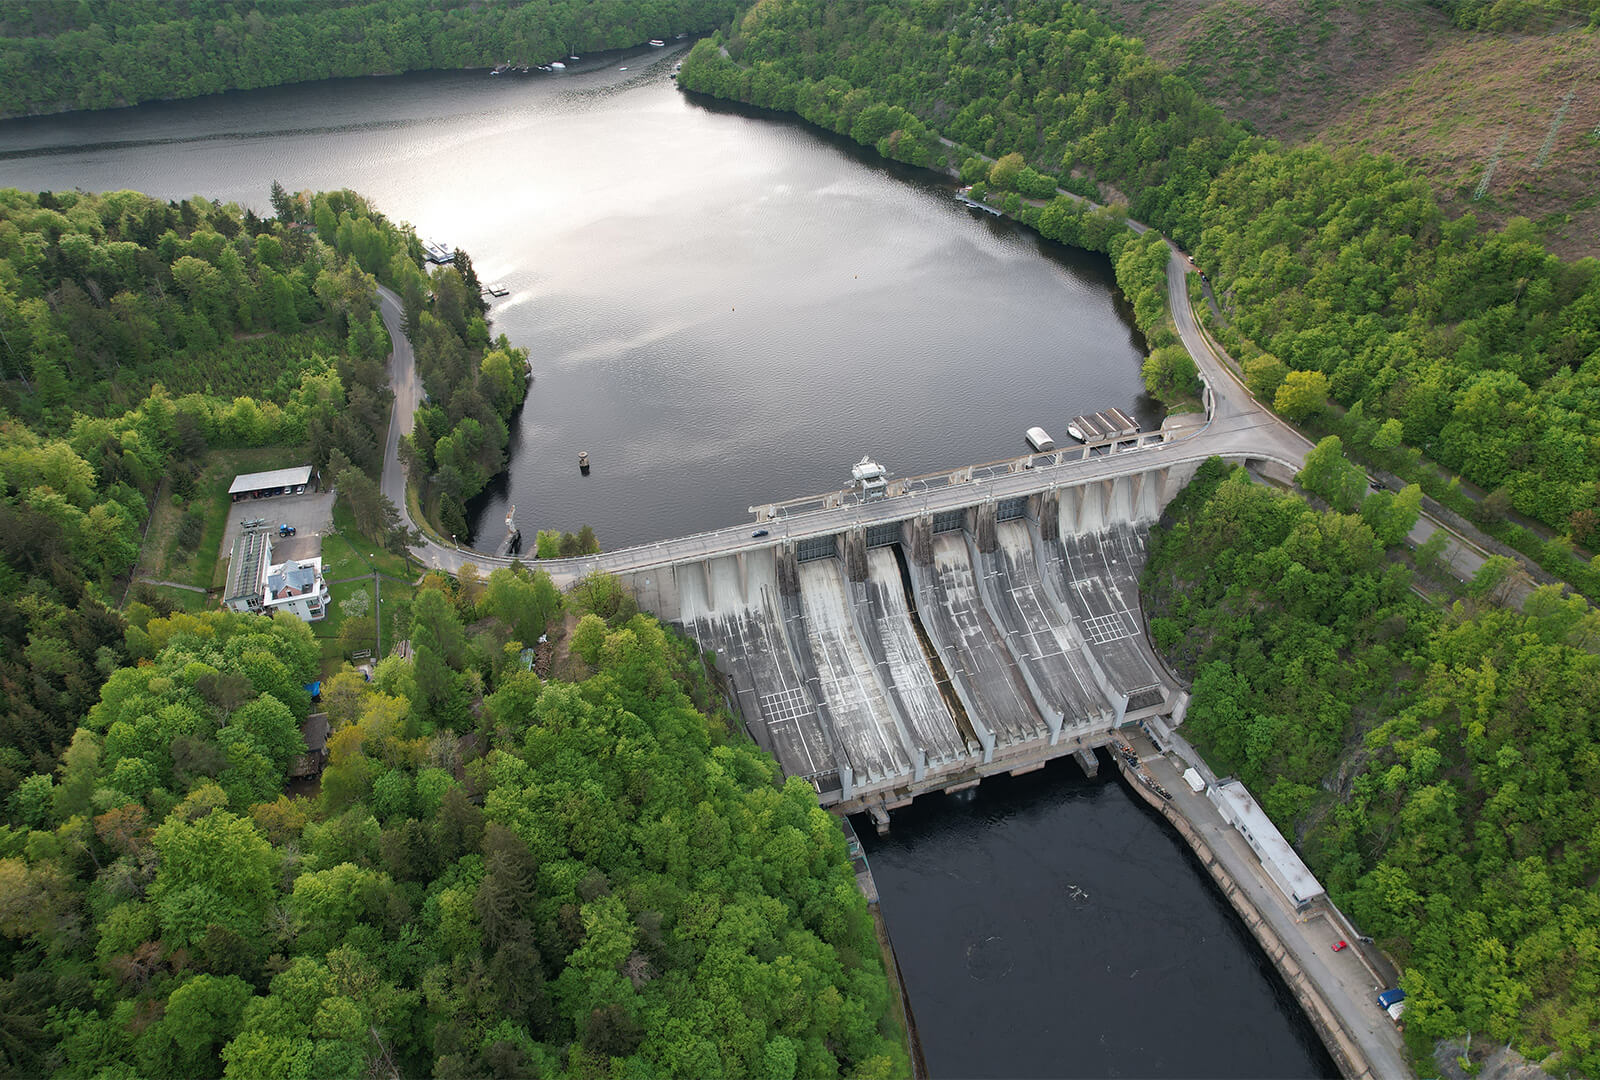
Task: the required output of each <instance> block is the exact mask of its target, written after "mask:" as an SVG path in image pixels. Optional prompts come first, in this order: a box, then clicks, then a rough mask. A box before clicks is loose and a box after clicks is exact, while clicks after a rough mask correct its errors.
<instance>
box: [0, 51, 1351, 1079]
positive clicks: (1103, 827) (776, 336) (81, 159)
mask: <svg viewBox="0 0 1600 1080" xmlns="http://www.w3.org/2000/svg"><path fill="white" fill-rule="evenodd" d="M678 55H681V51H680V50H677V49H666V50H644V51H642V52H634V53H630V54H626V55H613V56H610V57H602V58H599V59H598V60H596V61H593V64H592V66H591V67H589V68H588V69H587V70H586V69H584V66H583V65H574V70H572V71H569V72H568V73H567V74H565V75H562V76H543V77H540V76H530V77H503V78H490V77H488V76H487V75H485V74H467V73H441V74H431V75H418V76H407V77H401V78H388V79H359V80H343V81H336V82H328V83H319V84H311V85H305V86H297V87H285V88H279V89H276V90H266V91H251V92H246V93H237V94H228V95H222V96H220V97H215V98H209V99H203V100H199V101H190V102H176V103H167V104H154V105H146V106H141V107H139V108H135V109H128V110H121V111H117V112H110V113H98V114H84V115H74V116H67V117H56V118H44V119H35V120H26V121H14V122H7V123H0V186H17V187H22V188H25V189H32V190H43V189H51V190H69V189H72V188H83V189H86V190H107V189H116V188H134V189H138V190H142V191H146V192H148V193H150V194H153V195H157V196H160V197H163V198H179V197H183V196H187V195H190V194H193V193H202V194H205V195H207V196H209V197H214V198H221V199H223V200H228V201H236V202H239V203H241V204H244V205H249V206H253V207H255V208H256V209H257V210H258V211H263V212H265V211H268V209H269V208H268V201H267V190H268V187H269V185H270V183H271V181H272V180H273V179H274V178H276V179H278V180H280V181H281V182H282V183H283V184H284V185H285V186H286V187H288V188H290V189H302V188H339V187H350V188H354V189H356V190H359V191H361V192H363V193H364V194H366V195H367V196H369V197H370V198H372V199H373V200H375V201H376V203H377V205H378V206H379V207H380V208H382V209H383V210H384V211H385V212H386V213H388V214H390V215H391V216H393V217H395V218H398V219H402V220H407V221H410V222H413V223H414V224H415V225H416V226H417V228H418V231H419V232H420V233H421V234H422V235H423V236H425V237H430V238H438V239H442V240H445V241H448V242H450V243H453V244H456V245H459V246H462V247H464V248H466V249H467V250H468V251H469V252H470V253H471V255H472V256H473V259H474V262H475V264H476V266H477V268H478V271H479V275H480V277H481V278H482V279H483V280H484V281H485V282H490V281H498V282H503V283H504V284H505V285H506V286H508V288H509V289H510V294H509V295H508V296H506V297H505V298H503V299H501V300H498V301H495V302H494V306H493V310H492V316H493V319H494V323H495V325H494V329H495V330H496V331H497V332H504V333H506V334H507V335H508V336H509V337H510V338H511V340H512V341H513V342H514V343H515V344H518V345H523V346H526V347H527V348H528V349H529V352H530V356H531V359H532V363H533V368H534V371H535V374H536V382H535V384H534V389H533V394H532V396H531V398H530V400H529V402H528V404H527V406H526V407H525V408H524V409H523V411H522V413H521V414H520V416H519V417H518V418H517V423H518V425H519V426H518V428H517V432H516V435H515V437H514V440H513V446H512V457H511V468H510V473H509V476H508V477H507V478H506V479H505V480H504V481H503V482H502V483H500V484H499V485H498V486H497V487H495V488H493V489H491V490H490V491H489V492H488V493H486V495H485V496H484V497H483V498H482V499H481V500H480V501H479V504H478V506H477V507H476V508H475V509H476V511H477V513H478V516H479V521H481V522H487V523H489V525H488V526H486V531H488V532H491V533H492V532H493V531H494V530H495V529H496V528H497V526H498V522H499V520H500V518H501V517H503V515H504V513H505V507H506V504H507V503H511V502H514V503H515V504H516V506H517V518H518V521H519V523H520V524H521V525H522V527H523V529H524V530H529V529H532V528H559V529H576V528H577V527H578V526H579V525H580V524H582V523H585V522H587V523H589V524H591V525H593V526H594V527H595V529H596V531H597V533H598V535H599V537H600V539H601V542H602V543H604V544H606V545H607V546H611V547H617V546H622V545H625V544H629V543H635V542H641V541H647V540H651V539H659V538H665V537H670V536H675V535H681V534H684V533H690V532H696V531H699V530H702V529H705V528H709V527H713V526H717V525H724V524H729V523H732V522H737V521H739V520H741V519H742V518H744V516H745V509H746V507H747V506H750V505H752V504H757V503H763V502H770V501H774V500H778V499H783V498H787V497H791V496H797V495H806V494H812V493H816V492H819V491H823V490H827V489H831V488H835V487H838V486H841V485H842V484H843V482H844V481H845V480H846V478H847V477H848V472H849V466H850V465H851V463H853V462H854V461H855V460H857V459H858V458H859V457H860V456H861V455H862V454H864V453H870V454H872V455H873V456H875V457H877V458H878V459H879V460H880V461H882V462H883V463H884V464H885V465H887V466H888V467H889V468H890V469H891V470H892V471H893V472H894V473H895V474H897V475H907V474H911V473H917V472H924V471H930V470H934V469H940V468H944V467H952V466H959V465H964V464H969V463H973V462H979V461H987V460H992V459H995V458H999V457H1003V456H1009V455H1012V454H1016V453H1020V452H1022V450H1023V449H1024V447H1023V444H1022V432H1023V431H1024V430H1025V429H1026V428H1027V427H1028V426H1030V425H1032V424H1041V425H1043V426H1044V427H1046V428H1047V429H1048V430H1050V431H1051V432H1052V433H1054V434H1055V435H1056V436H1057V437H1058V438H1064V437H1065V426H1066V421H1067V419H1068V418H1070V417H1071V416H1072V415H1073V414H1075V413H1077V412H1081V411H1085V410H1088V409H1099V408H1104V407H1106V406H1110V405H1116V406H1120V407H1122V408H1125V409H1129V410H1130V411H1135V412H1137V413H1138V414H1139V415H1140V416H1141V418H1142V419H1143V420H1144V421H1145V422H1147V423H1149V422H1152V421H1154V420H1156V419H1158V417H1157V416H1156V415H1154V414H1153V413H1152V412H1151V410H1150V409H1149V407H1148V402H1146V401H1144V400H1143V399H1142V395H1141V392H1140V391H1141V386H1140V380H1139V362H1140V359H1141V352H1140V349H1139V343H1138V338H1137V334H1136V333H1135V332H1134V331H1133V329H1132V327H1131V325H1130V322H1129V320H1128V318H1127V316H1126V314H1125V313H1124V312H1123V311H1121V310H1119V307H1118V304H1117V302H1116V297H1115V293H1114V289H1113V285H1112V277H1111V270H1110V267H1109V265H1108V264H1107V262H1106V260H1105V259H1103V258H1099V257H1096V256H1092V255H1088V254H1084V253H1081V252H1072V251H1068V250H1064V249H1060V248H1056V247H1054V246H1052V245H1048V244H1044V243H1042V242H1040V241H1039V240H1037V239H1036V238H1035V237H1033V236H1032V235H1030V234H1028V233H1026V232H1023V231H1021V230H1018V229H1015V228H1013V227H1012V226H1010V225H1008V224H1005V223H1002V222H997V221H995V220H994V219H991V218H989V217H987V216H981V215H974V213H973V212H971V211H968V210H965V209H963V208H961V207H960V206H959V205H957V204H956V203H955V202H954V201H953V200H952V199H951V197H950V189H949V187H948V186H946V185H944V184H942V183H941V182H939V181H938V180H937V178H934V177H932V176H930V175H929V174H925V173H915V172H910V171H906V170H900V169H896V168H893V167H890V166H885V165H883V164H882V163H878V162H875V161H872V160H870V159H868V158H867V157H865V156H863V155H861V154H859V153H858V152H856V151H855V150H854V149H853V148H852V147H851V146H849V145H847V144H843V143H841V142H839V141H837V140H833V139H830V138H828V137H826V136H823V135H819V134H818V133H816V132H813V131H811V130H809V129H807V128H805V127H804V126H803V125H800V124H797V123H793V122H789V121H784V120H780V119H776V118H773V117H768V116H754V115H748V114H744V113H741V112H739V111H734V110H727V109H723V108H719V107H713V106H710V105H708V104H706V103H701V102H696V101H691V100H688V99H687V98H686V97H685V96H684V95H682V94H680V93H679V92H678V91H677V89H676V87H675V85H674V84H673V83H672V82H671V81H670V80H669V79H668V78H667V70H668V68H669V67H670V66H671V63H672V61H673V60H674V59H676V58H677V56H678ZM623 66H627V67H628V69H629V70H627V71H622V70H621V68H622V67H623ZM580 449H582V450H587V451H588V452H589V453H590V455H591V457H592V458H593V460H594V463H595V466H594V469H593V472H592V473H591V475H590V476H589V477H587V478H584V477H581V476H580V475H579V473H578V470H577V468H576V461H575V459H576V455H577V452H578V451H579V450H580ZM866 832H867V833H870V829H868V830H866ZM867 842H868V844H869V846H870V847H871V848H872V860H873V864H874V867H875V870H876V873H877V878H878V883H879V887H880V889H881V890H882V891H883V894H884V909H885V912H886V915H887V917H888V920H889V925H890V928H891V931H892V933H893V935H894V938H895V942H896V945H897V947H898V950H899V955H900V959H901V962H902V964H903V965H904V968H905V972H906V974H907V977H908V980H909V987H910V992H911V995H912V999H913V1002H914V1004H915V1007H916V1011H917V1015H918V1019H919V1021H920V1024H921V1030H922V1036H923V1040H924V1042H925V1044H926V1046H927V1051H928V1057H929V1062H930V1065H931V1066H932V1068H933V1070H934V1074H935V1076H938V1077H946V1078H948V1077H957V1076H1068V1075H1074V1076H1156V1075H1159V1076H1172V1077H1178V1076H1308V1075H1316V1074H1320V1073H1327V1072H1329V1071H1331V1063H1330V1062H1328V1060H1327V1059H1326V1057H1324V1056H1322V1053H1321V1050H1320V1047H1318V1046H1317V1045H1316V1043H1315V1039H1314V1037H1312V1036H1311V1035H1310V1033H1309V1029H1308V1028H1307V1027H1306V1024H1305V1021H1304V1019H1303V1018H1302V1017H1301V1016H1300V1015H1299V1013H1298V1011H1297V1010H1296V1009H1295V1008H1294V1006H1293V1004H1292V1002H1290V1001H1289V999H1287V997H1286V996H1285V995H1284V994H1283V992H1282V990H1281V987H1277V986H1276V984H1275V982H1274V980H1273V978H1272V977H1270V973H1269V972H1266V971H1265V963H1266V962H1265V960H1264V958H1263V957H1262V956H1261V955H1260V953H1259V951H1258V950H1257V949H1256V948H1255V946H1254V944H1253V943H1252V942H1251V941H1250V940H1249V939H1248V938H1247V937H1245V936H1244V934H1243V931H1242V930H1241V929H1240V928H1239V926H1238V924H1237V923H1236V922H1234V921H1233V920H1232V916H1231V914H1230V913H1229V911H1228V909H1227V907H1226V904H1225V902H1224V901H1223V900H1222V899H1221V898H1220V897H1219V896H1218V895H1217V894H1216V893H1215V891H1214V890H1213V889H1212V888H1211V886H1210V883H1209V880H1208V879H1206V878H1205V877H1204V876H1203V875H1202V873H1201V872H1200V871H1199V870H1198V868H1197V866H1196V865H1195V864H1194V863H1193V861H1192V860H1191V859H1190V858H1189V857H1188V856H1187V851H1186V849H1184V848H1183V847H1182V846H1181V845H1180V844H1179V843H1178V842H1176V841H1175V840H1174V839H1173V838H1172V837H1171V836H1170V835H1168V834H1167V833H1165V832H1164V831H1163V830H1162V829H1161V828H1160V826H1159V824H1158V823H1157V822H1156V821H1155V820H1154V819H1152V818H1151V817H1149V815H1147V814H1146V813H1145V812H1144V810H1143V809H1142V808H1141V807H1139V806H1137V805H1136V804H1135V803H1134V802H1133V801H1132V800H1131V798H1130V797H1129V796H1128V795H1127V794H1126V793H1124V792H1122V791H1121V789H1119V788H1118V787H1117V786H1116V785H1115V784H1106V783H1086V782H1083V781H1081V779H1077V774H1076V773H1075V772H1074V771H1073V769H1072V768H1071V767H1070V766H1062V767H1060V768H1056V769H1051V770H1047V771H1046V772H1044V773H1041V774H1038V775H1036V776H1033V777H1029V778H1025V779H1023V780H1018V781H1010V780H997V781H986V782H985V784H984V785H983V787H982V788H981V789H980V790H979V791H978V793H977V794H976V796H975V797H974V799H973V801H970V802H961V801H957V800H951V799H940V798H931V799H927V800H922V801H920V802H919V803H918V805H917V806H915V807H914V808H912V809H910V810H907V811H897V812H896V816H895V821H894V834H893V835H892V836H891V837H890V838H889V839H888V840H887V841H883V842H880V841H877V840H875V839H874V838H872V837H870V836H868V837H867ZM1068 885H1076V886H1078V887H1079V888H1081V889H1082V890H1084V891H1085V893H1086V894H1087V900H1086V901H1083V902H1081V903H1080V902H1079V901H1077V900H1073V899H1071V897H1070V896H1069V894H1068V892H1067V891H1066V890H1067V886H1068Z"/></svg>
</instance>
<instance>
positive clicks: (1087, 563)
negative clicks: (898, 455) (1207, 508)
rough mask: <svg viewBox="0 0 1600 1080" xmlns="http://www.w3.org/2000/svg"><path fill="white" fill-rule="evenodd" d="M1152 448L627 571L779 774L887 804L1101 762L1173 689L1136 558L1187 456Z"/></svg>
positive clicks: (863, 802)
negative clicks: (1006, 775) (1010, 486)
mask: <svg viewBox="0 0 1600 1080" xmlns="http://www.w3.org/2000/svg"><path fill="white" fill-rule="evenodd" d="M1159 457H1160V455H1152V459H1151V460H1148V464H1147V465H1145V467H1144V468H1140V467H1137V466H1134V467H1131V468H1128V469H1127V471H1125V472H1123V473H1121V474H1119V475H1117V476H1115V477H1114V478H1112V479H1105V480H1095V481H1089V482H1086V483H1081V484H1077V485H1062V484H1060V483H1059V481H1057V480H1053V479H1051V478H1049V477H1047V476H1045V475H1043V474H1042V473H1043V471H1042V470H1041V475H1040V476H1039V481H1040V487H1041V488H1042V490H1038V491H1034V492H1032V493H1029V494H1022V495H1011V496H1009V497H1003V498H994V497H985V496H984V494H983V493H982V490H981V489H978V490H973V488H974V487H975V485H971V484H970V483H964V484H961V485H960V486H961V487H965V488H967V489H968V490H969V491H971V495H972V498H973V499H974V500H976V501H974V502H973V503H972V504H971V505H967V506H964V507H954V508H952V507H951V506H950V504H949V501H948V499H946V500H941V506H940V508H939V509H936V510H926V509H925V508H924V507H923V506H919V505H918V500H916V499H915V498H914V497H901V498H889V499H887V500H883V501H877V502H873V503H867V504H865V505H864V507H863V508H864V509H865V508H866V507H870V509H871V510H872V511H873V513H872V514H871V516H870V518H868V519H867V520H866V521H865V522H864V523H853V522H850V521H848V520H846V521H842V522H841V527H842V529H843V531H838V532H820V533H819V532H817V531H815V530H810V529H808V530H806V532H805V534H803V535H800V536H792V535H791V536H772V537H770V538H769V539H767V541H766V542H765V543H763V544H760V545H752V546H746V547H744V548H742V549H740V550H737V551H734V552H729V553H718V554H710V555H708V556H707V557H705V558H701V559H696V560H684V561H678V562H675V563H673V564H671V565H658V566H656V567H653V568H651V569H650V570H641V571H637V572H634V573H631V574H629V573H624V574H623V577H624V579H625V580H626V581H627V582H628V584H629V586H630V587H631V588H632V589H633V590H634V592H635V594H636V595H637V596H638V597H639V599H640V602H641V604H643V605H644V606H646V607H648V608H649V609H650V610H653V611H655V612H656V613H657V614H658V615H660V616H661V617H662V618H665V619H667V620H669V621H672V622H675V623H677V624H678V625H679V626H681V627H682V628H683V629H684V630H685V631H686V632H687V633H689V634H690V635H692V636H693V637H694V638H695V639H696V640H697V641H698V642H699V643H700V645H701V646H702V647H703V648H704V649H706V650H709V651H711V652H713V653H714V654H715V657H716V663H717V667H718V668H719V669H720V670H721V671H722V672H723V674H724V675H725V676H726V678H727V680H728V682H729V684H730V690H731V696H732V698H733V700H734V702H735V703H736V705H737V708H738V711H739V713H740V715H741V716H742V718H743V720H744V723H745V725H746V727H747V729H748V730H749V732H750V734H751V736H752V737H753V738H754V739H755V740H756V742H757V743H759V744H760V745H761V746H762V747H763V748H765V749H767V750H769V751H771V753H772V754H773V755H774V756H775V757H776V758H777V759H778V762H779V764H780V766H781V767H782V768H783V771H784V773H785V774H786V775H789V776H799V777H803V778H805V779H806V780H807V781H809V782H810V783H811V785H812V786H813V788H814V789H815V790H816V792H817V796H818V798H819V800H820V801H821V803H822V804H823V805H824V806H828V807H831V808H834V809H836V810H839V811H841V812H857V811H867V812H870V813H872V814H873V816H874V817H875V818H876V819H877V820H878V821H879V823H880V824H882V823H884V822H886V821H887V811H888V810H891V809H893V808H895V807H896V806H903V805H905V804H907V803H908V802H909V801H910V800H911V799H912V798H914V797H915V796H916V795H918V794H922V793H926V792H930V791H938V790H950V791H953V790H959V789H961V788H963V787H968V786H971V785H972V784H975V783H977V782H979V781H980V780H981V779H982V778H983V777H984V776H988V775H993V774H995V773H999V772H1025V771H1029V770H1031V769H1034V768H1038V767H1040V766H1042V765H1043V764H1044V763H1045V762H1046V761H1049V760H1051V759H1053V758H1056V757H1061V756H1064V755H1067V754H1072V753H1080V754H1081V755H1082V757H1081V760H1085V761H1086V765H1087V766H1088V767H1092V756H1091V755H1089V754H1088V751H1089V750H1090V749H1091V748H1093V747H1094V746H1097V745H1100V744H1103V743H1105V742H1107V741H1109V740H1110V738H1111V734H1112V732H1113V731H1114V730H1115V729H1116V728H1118V727H1120V726H1123V725H1126V724H1132V723H1136V722H1137V721H1138V720H1140V719H1143V718H1145V717H1150V716H1158V715H1164V714H1169V713H1171V712H1172V711H1173V709H1174V707H1175V706H1177V703H1178V700H1179V699H1180V698H1181V697H1182V694H1181V691H1180V690H1179V688H1178V687H1176V686H1175V685H1173V684H1172V683H1171V681H1170V680H1169V679H1168V678H1167V677H1166V676H1165V675H1164V674H1163V673H1162V672H1163V669H1162V666H1161V664H1160V663H1159V662H1158V661H1157V660H1156V658H1155V656H1154V654H1153V653H1152V652H1151V650H1150V647H1149V644H1148V641H1147V639H1146V637H1145V634H1144V630H1143V619H1142V617H1141V615H1140V610H1139V591H1138V590H1139V575H1140V572H1141V571H1142V570H1143V567H1144V562H1145V541H1146V537H1147V535H1148V528H1149V525H1150V523H1151V522H1153V521H1154V520H1155V519H1156V518H1157V517H1158V516H1159V514H1160V512H1161V509H1162V507H1164V506H1165V505H1166V503H1167V502H1168V501H1170V499H1171V498H1172V497H1173V496H1174V495H1175V494H1176V493H1177V491H1178V490H1179V489H1181V487H1182V486H1183V484H1184V483H1186V482H1187V480H1188V478H1189V477H1190V476H1191V475H1192V474H1193V468H1194V464H1198V463H1197V462H1196V463H1194V464H1188V463H1185V464H1184V465H1179V466H1178V467H1177V468H1173V467H1172V466H1173V465H1176V464H1177V463H1175V462H1166V461H1159V460H1155V459H1159ZM1130 464H1131V463H1130ZM952 487H954V485H952ZM949 490H950V488H946V489H945V492H946V493H948V492H949ZM897 503H898V504H900V505H901V506H902V507H903V509H902V510H901V511H900V514H901V515H903V516H898V517H896V516H893V515H886V513H885V511H886V507H887V506H889V505H893V504H897ZM839 509H840V510H846V509H847V508H846V507H839ZM841 516H843V515H841ZM886 516H888V517H889V519H888V520H885V517H886Z"/></svg>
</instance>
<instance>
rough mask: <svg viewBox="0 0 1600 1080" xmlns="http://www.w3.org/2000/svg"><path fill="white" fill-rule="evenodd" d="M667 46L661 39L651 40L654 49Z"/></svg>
mask: <svg viewBox="0 0 1600 1080" xmlns="http://www.w3.org/2000/svg"><path fill="white" fill-rule="evenodd" d="M665 44H666V42H665V41H662V40H661V39H660V38H651V39H650V45H651V47H652V48H656V49H659V48H661V47H662V46H663V45H665Z"/></svg>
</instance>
